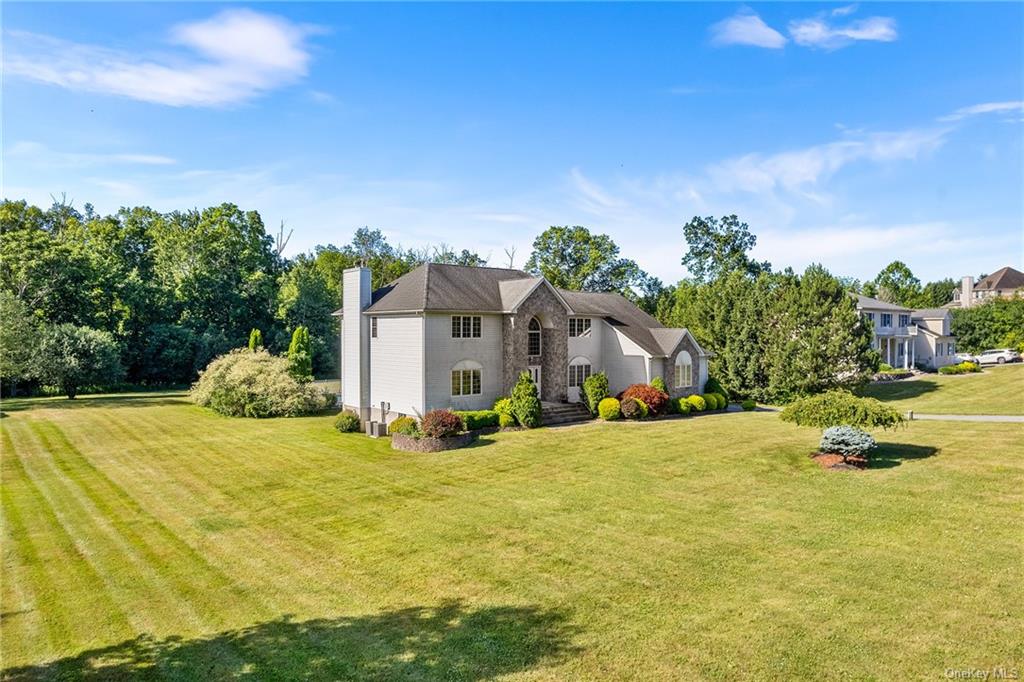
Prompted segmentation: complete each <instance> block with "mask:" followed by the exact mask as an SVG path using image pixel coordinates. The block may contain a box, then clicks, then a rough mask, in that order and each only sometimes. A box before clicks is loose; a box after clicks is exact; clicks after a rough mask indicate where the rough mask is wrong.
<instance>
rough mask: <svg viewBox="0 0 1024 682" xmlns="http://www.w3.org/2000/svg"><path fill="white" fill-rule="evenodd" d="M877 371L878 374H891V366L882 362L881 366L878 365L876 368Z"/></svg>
mask: <svg viewBox="0 0 1024 682" xmlns="http://www.w3.org/2000/svg"><path fill="white" fill-rule="evenodd" d="M878 371H879V372H891V371H892V365H890V364H889V363H888V362H883V363H882V364H880V365H879V366H878Z"/></svg>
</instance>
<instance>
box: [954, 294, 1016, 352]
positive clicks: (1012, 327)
mask: <svg viewBox="0 0 1024 682" xmlns="http://www.w3.org/2000/svg"><path fill="white" fill-rule="evenodd" d="M952 313H953V321H952V325H951V327H950V331H951V332H952V333H953V335H954V336H956V345H957V348H959V349H960V350H962V351H966V352H968V353H979V352H981V351H983V350H986V349H988V348H1005V347H1016V346H1017V344H1019V343H1020V342H1021V341H1024V297H1021V296H1020V295H1018V296H1016V297H1014V298H994V299H992V300H991V301H988V302H986V303H983V304H982V305H975V306H971V307H970V308H954V309H953V310H952Z"/></svg>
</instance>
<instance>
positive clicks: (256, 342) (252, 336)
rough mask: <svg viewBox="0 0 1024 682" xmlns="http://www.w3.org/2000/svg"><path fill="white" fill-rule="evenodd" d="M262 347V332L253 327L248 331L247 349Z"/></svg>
mask: <svg viewBox="0 0 1024 682" xmlns="http://www.w3.org/2000/svg"><path fill="white" fill-rule="evenodd" d="M259 348H263V332H261V331H260V330H259V329H256V328H255V327H254V328H253V329H252V331H250V332H249V350H257V349H259Z"/></svg>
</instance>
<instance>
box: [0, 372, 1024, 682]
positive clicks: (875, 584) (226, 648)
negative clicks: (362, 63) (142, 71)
mask: <svg viewBox="0 0 1024 682" xmlns="http://www.w3.org/2000/svg"><path fill="white" fill-rule="evenodd" d="M998 371H1000V370H997V372H998ZM1002 371H1004V370H1002ZM957 381H961V379H957ZM962 381H965V382H971V381H973V379H972V378H968V379H964V380H962ZM3 411H4V415H3V417H4V418H3V419H2V421H0V427H2V432H3V434H2V437H3V441H2V448H3V449H2V453H3V454H2V478H3V481H2V482H3V485H2V496H3V581H2V582H3V584H2V590H3V591H2V601H3V608H2V611H3V626H2V627H3V637H2V643H0V646H2V649H0V658H2V665H3V667H4V673H3V677H4V679H13V680H32V679H78V678H89V679H110V678H114V679H117V678H122V679H123V678H127V677H140V678H166V679H182V680H185V679H226V678H236V677H247V678H252V679H296V678H302V679H352V678H363V679H367V678H368V679H380V680H390V679H397V678H402V679H466V680H480V679H489V678H493V677H496V676H501V675H508V676H509V677H510V678H513V679H534V680H536V679H552V680H563V679H595V678H600V679H627V678H632V679H643V680H649V679H667V680H668V679H671V680H675V679H691V678H701V677H703V678H711V679H723V680H724V679H737V678H750V679H783V678H793V677H797V678H802V679H811V678H816V679H820V678H839V677H851V678H886V679H898V678H914V679H916V678H933V679H942V677H943V675H944V673H945V670H946V669H948V668H958V669H959V668H967V667H986V668H987V667H996V666H1003V667H1005V668H1008V669H1009V668H1011V667H1016V668H1018V669H1020V668H1024V560H1022V558H1024V533H1021V520H1022V518H1024V426H1022V425H1018V424H963V423H939V422H929V423H923V422H922V423H913V424H911V425H909V426H908V428H906V429H904V430H901V431H898V432H896V433H889V434H885V433H882V434H876V435H878V436H879V440H880V441H881V442H882V443H883V446H882V448H881V452H880V453H879V459H878V462H877V463H876V466H875V468H873V469H870V470H868V471H865V472H842V473H840V472H830V471H824V470H822V469H820V468H819V467H818V465H817V464H815V463H814V462H812V461H811V460H810V459H809V458H808V456H807V455H808V453H809V452H810V451H811V450H813V449H814V447H815V446H816V445H817V440H818V435H819V434H818V432H816V431H815V430H812V429H801V428H798V427H795V426H792V425H789V424H785V423H782V422H780V421H779V420H778V416H777V415H776V414H773V413H742V414H723V415H717V416H704V417H700V418H695V419H683V420H672V421H664V422H655V423H646V424H644V423H635V424H634V423H614V424H593V425H587V426H581V427H574V428H565V429H541V430H538V431H531V432H515V433H503V434H496V435H493V436H487V437H484V438H482V439H481V441H480V442H479V444H478V445H477V446H476V447H471V448H467V449H464V450H457V451H450V452H446V453H442V454H410V453H398V452H394V451H392V450H391V449H390V447H389V444H388V442H387V441H386V440H380V441H374V440H370V439H368V438H366V437H365V436H362V435H342V434H339V433H337V432H336V431H334V430H333V429H332V428H331V424H332V421H333V417H332V416H322V417H311V418H302V419H277V420H266V421H255V420H244V419H228V418H223V417H218V416H215V415H213V414H211V413H208V412H206V411H204V410H201V409H199V408H197V407H194V406H192V405H190V404H188V403H187V402H186V400H185V399H184V398H183V397H181V396H178V395H172V394H163V395H153V394H146V395H126V396H117V397H84V398H80V399H78V400H76V401H74V402H70V401H66V400H33V401H22V402H18V401H7V402H6V403H5V404H4V406H3Z"/></svg>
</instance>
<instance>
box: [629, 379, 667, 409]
mask: <svg viewBox="0 0 1024 682" xmlns="http://www.w3.org/2000/svg"><path fill="white" fill-rule="evenodd" d="M626 398H635V399H637V400H640V401H643V403H644V404H645V405H647V408H648V410H649V411H650V412H651V413H653V414H661V413H662V412H663V411H664V410H665V405H666V404H667V403H668V393H665V392H664V391H659V390H658V389H656V388H654V387H653V386H649V385H648V384H633V385H632V386H630V387H629V388H627V389H626V390H625V391H623V392H622V395H621V396H619V400H624V399H626ZM623 414H625V412H623Z"/></svg>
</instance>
